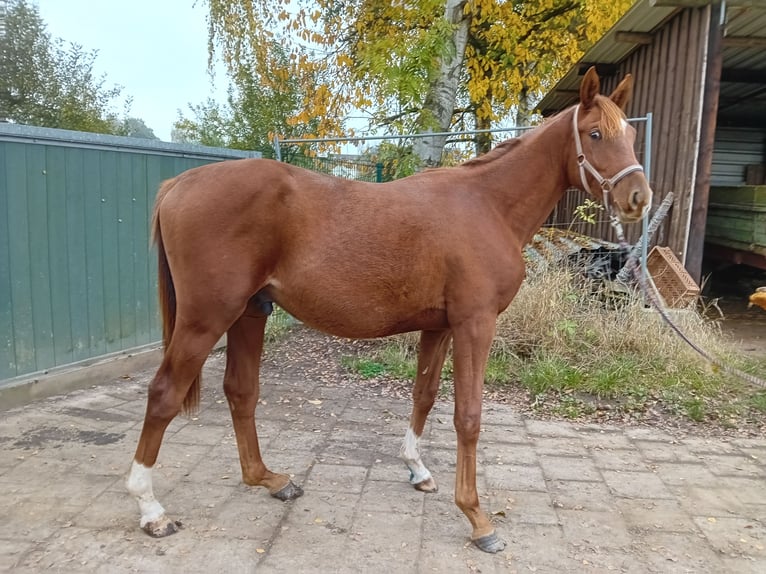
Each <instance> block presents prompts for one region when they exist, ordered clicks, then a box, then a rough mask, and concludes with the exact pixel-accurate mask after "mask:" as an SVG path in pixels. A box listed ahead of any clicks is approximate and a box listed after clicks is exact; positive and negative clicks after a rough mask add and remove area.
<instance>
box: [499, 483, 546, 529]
mask: <svg viewBox="0 0 766 574" xmlns="http://www.w3.org/2000/svg"><path fill="white" fill-rule="evenodd" d="M489 508H490V512H491V513H494V514H495V516H504V517H505V521H506V522H511V523H516V522H520V523H524V524H551V525H553V524H558V523H559V519H558V515H557V514H556V511H555V510H554V508H553V504H552V502H551V496H550V494H548V493H547V492H532V491H528V490H498V491H493V492H492V494H491V496H490V506H489Z"/></svg>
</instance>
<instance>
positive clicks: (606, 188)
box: [572, 104, 644, 214]
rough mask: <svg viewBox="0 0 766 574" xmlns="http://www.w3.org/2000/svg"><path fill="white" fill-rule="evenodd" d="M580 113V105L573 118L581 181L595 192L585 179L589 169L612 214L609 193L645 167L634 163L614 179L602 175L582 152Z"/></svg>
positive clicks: (614, 176)
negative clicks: (627, 177)
mask: <svg viewBox="0 0 766 574" xmlns="http://www.w3.org/2000/svg"><path fill="white" fill-rule="evenodd" d="M579 111H580V104H577V105H576V106H575V109H574V115H573V116H572V121H573V125H574V139H575V150H576V151H577V166H578V167H579V168H580V180H581V181H582V185H583V189H585V191H587V192H588V193H590V194H591V195H592V194H593V192H591V190H590V186H589V185H588V180H587V178H586V177H585V170H586V169H587V170H588V171H589V172H590V174H591V175H592V176H593V177H594V178H595V179H596V181H597V182H598V184H599V185H600V186H601V191H602V192H603V199H602V201H603V202H604V206H605V207H606V210H607V213H610V214H611V210H612V208H611V205H610V203H609V192H610V191H612V189H613V188H614V186H615V185H617V182H619V181H620V180H621V179H622V178H624V177H625V176H626V175H628V174H631V173H633V172H635V171H641V172H643V171H644V168H643V166H641V165H640V164H637V163H634V164H632V165H629V166H628V167H626V168H625V169H622V170H620V171H618V172H617V173H616V174H614V175H613V176H612V177H609V178H606V177H604V176H603V175H601V174H600V173H599V172H598V170H597V169H596V168H595V167H593V165H592V164H591V163H590V162H589V161H588V159H587V158H586V157H585V154H584V153H583V151H582V141H580V130H579V129H578V127H577V115H578V112H579Z"/></svg>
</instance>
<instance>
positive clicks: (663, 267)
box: [646, 246, 700, 309]
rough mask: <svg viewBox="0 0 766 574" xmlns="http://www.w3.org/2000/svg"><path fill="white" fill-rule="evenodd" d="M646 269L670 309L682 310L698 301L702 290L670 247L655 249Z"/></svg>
mask: <svg viewBox="0 0 766 574" xmlns="http://www.w3.org/2000/svg"><path fill="white" fill-rule="evenodd" d="M646 267H647V269H648V270H649V274H650V275H651V276H652V279H653V280H654V284H655V285H656V286H657V291H659V292H660V295H662V298H663V299H664V300H665V304H666V305H667V306H668V307H673V308H676V309H680V308H683V307H688V306H689V305H690V304H691V303H692V302H694V301H696V299H697V297H698V296H699V294H700V288H699V287H698V286H697V284H696V283H695V282H694V279H692V277H691V275H689V273H688V272H687V271H686V269H684V266H683V265H681V262H680V261H679V260H678V258H677V257H676V255H675V253H673V251H672V250H671V249H670V247H659V246H656V247H654V248H653V249H652V250H651V251H650V252H649V257H648V258H647V260H646Z"/></svg>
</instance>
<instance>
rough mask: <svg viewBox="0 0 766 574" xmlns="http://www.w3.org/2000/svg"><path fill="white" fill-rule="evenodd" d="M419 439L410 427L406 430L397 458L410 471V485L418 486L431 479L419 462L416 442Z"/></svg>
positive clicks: (427, 471) (420, 461)
mask: <svg viewBox="0 0 766 574" xmlns="http://www.w3.org/2000/svg"><path fill="white" fill-rule="evenodd" d="M419 440H420V437H419V436H417V435H416V434H415V431H413V430H412V427H410V428H408V429H407V432H406V433H405V434H404V442H403V443H402V448H401V449H400V450H399V458H401V459H402V460H404V462H405V464H406V465H407V468H409V469H410V483H411V484H420V483H421V482H423V481H424V480H428V479H429V478H431V473H430V472H429V470H428V469H427V468H426V467H425V465H424V464H423V461H422V460H420V453H419V452H418V441H419Z"/></svg>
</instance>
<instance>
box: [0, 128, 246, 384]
mask: <svg viewBox="0 0 766 574" xmlns="http://www.w3.org/2000/svg"><path fill="white" fill-rule="evenodd" d="M259 155H260V154H258V153H257V152H242V151H238V150H227V149H218V148H205V147H200V146H189V145H178V144H168V143H164V142H154V141H150V140H138V139H133V138H122V137H114V136H104V135H99V134H83V133H79V132H69V131H64V130H50V129H41V128H32V127H28V126H17V125H7V124H5V125H4V124H0V226H1V227H0V387H2V386H5V385H9V384H13V383H14V379H17V378H20V377H26V376H29V375H31V374H32V373H37V372H39V371H46V370H49V369H52V368H55V367H59V366H63V365H67V364H70V363H73V362H78V361H83V360H87V359H92V358H96V357H99V356H102V355H104V354H108V353H114V352H121V351H128V350H130V349H132V348H135V347H137V346H141V345H145V344H151V343H156V342H157V341H158V340H159V339H160V338H161V329H160V325H159V320H158V309H157V299H156V283H157V272H156V254H155V253H154V251H153V250H152V247H151V245H150V243H149V235H150V220H151V215H152V209H153V204H154V197H155V194H156V192H157V189H158V187H159V184H160V182H161V181H162V180H164V179H167V178H170V177H174V176H175V175H178V174H179V173H181V172H183V171H185V170H187V169H190V168H193V167H197V166H200V165H204V164H206V163H210V162H214V161H221V160H226V159H236V158H243V157H258V156H259Z"/></svg>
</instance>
